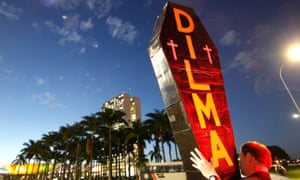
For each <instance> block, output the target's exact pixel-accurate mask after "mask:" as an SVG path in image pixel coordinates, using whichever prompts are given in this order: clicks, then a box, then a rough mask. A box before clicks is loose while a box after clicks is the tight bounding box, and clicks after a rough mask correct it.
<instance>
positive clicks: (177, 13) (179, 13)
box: [173, 8, 195, 33]
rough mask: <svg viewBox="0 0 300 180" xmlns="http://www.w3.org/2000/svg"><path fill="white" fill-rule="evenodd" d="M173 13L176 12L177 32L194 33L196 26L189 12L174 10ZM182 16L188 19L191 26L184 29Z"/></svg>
mask: <svg viewBox="0 0 300 180" xmlns="http://www.w3.org/2000/svg"><path fill="white" fill-rule="evenodd" d="M173 11H174V16H175V21H176V26H177V30H178V31H179V32H182V33H191V32H193V31H194V29H195V24H194V21H193V18H192V17H191V16H190V15H189V14H188V13H187V12H185V11H183V10H181V9H177V8H174V9H173ZM180 15H182V16H185V17H186V19H187V20H188V24H189V25H188V26H187V27H183V25H182V22H181V19H180Z"/></svg>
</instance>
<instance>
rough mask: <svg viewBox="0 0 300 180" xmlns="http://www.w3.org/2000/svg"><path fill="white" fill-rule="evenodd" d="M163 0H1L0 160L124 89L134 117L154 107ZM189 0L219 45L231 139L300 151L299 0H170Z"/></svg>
mask: <svg viewBox="0 0 300 180" xmlns="http://www.w3.org/2000/svg"><path fill="white" fill-rule="evenodd" d="M166 2H167V1H163V0H26V1H24V0H0V123H1V126H0V142H1V145H0V167H1V166H2V165H3V164H7V163H11V162H12V161H13V160H14V159H15V157H16V156H17V155H18V153H19V152H20V150H21V149H22V148H23V143H25V142H28V141H29V140H30V139H32V140H38V139H40V138H41V137H42V134H46V133H47V132H49V131H58V130H59V127H61V126H65V125H66V124H73V123H74V122H79V121H80V120H82V117H83V116H86V115H91V114H92V113H95V112H99V111H101V106H102V103H103V102H105V101H107V100H109V99H111V98H112V97H114V96H116V95H118V94H120V93H121V92H126V93H129V94H130V95H131V96H138V97H139V98H140V100H141V105H142V115H143V120H145V119H146V117H145V114H146V113H149V112H154V109H163V108H164V105H163V101H162V97H161V94H160V91H159V87H158V83H157V81H156V79H155V76H154V71H153V68H152V65H151V61H150V58H149V55H148V51H147V49H148V47H149V43H150V39H151V36H152V31H153V27H154V23H155V20H156V17H157V16H158V15H159V14H160V12H161V11H162V9H163V7H164V5H165V4H166ZM172 2H175V3H179V4H182V5H185V6H188V7H192V8H193V9H194V10H195V12H196V13H197V14H198V17H199V18H200V20H201V21H202V23H203V25H204V26H205V28H206V30H207V31H208V33H209V34H210V36H211V38H212V40H213V41H214V43H215V45H216V47H217V48H218V51H219V57H220V61H221V65H222V70H223V78H224V83H225V89H226V95H227V101H228V104H229V110H230V116H231V121H232V126H233V130H234V135H235V142H236V147H237V148H239V146H240V145H241V144H242V143H244V142H245V141H248V140H256V141H259V142H261V143H264V144H266V145H278V146H280V147H281V148H283V149H284V150H285V151H286V152H287V153H288V154H289V155H290V156H291V158H297V157H300V140H299V139H300V118H299V119H294V118H292V114H293V113H296V112H297V110H296V108H295V106H294V104H293V102H292V101H291V98H290V97H289V95H288V93H287V91H286V89H285V88H284V86H283V84H282V82H281V80H280V78H279V69H280V66H281V65H283V71H282V73H283V77H284V79H285V80H286V82H287V84H288V87H289V89H290V90H291V92H292V95H293V96H294V97H295V100H296V102H297V103H300V78H299V77H300V63H296V62H294V63H291V62H288V57H287V56H286V55H285V54H286V50H287V47H289V46H290V45H293V44H295V43H300V11H299V9H300V1H297V0H288V1H287V0H251V1H241V0H240V1H238V0H226V1H224V0H176V1H175V0H174V1H172Z"/></svg>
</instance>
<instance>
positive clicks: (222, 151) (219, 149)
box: [210, 130, 233, 167]
mask: <svg viewBox="0 0 300 180" xmlns="http://www.w3.org/2000/svg"><path fill="white" fill-rule="evenodd" d="M210 142H211V152H212V158H213V164H214V167H219V159H221V158H224V159H225V160H226V162H227V164H228V166H233V162H232V160H231V158H230V156H229V154H228V152H227V150H226V148H225V147H224V145H223V143H222V141H221V139H220V137H219V136H218V134H217V132H216V131H214V130H213V131H210Z"/></svg>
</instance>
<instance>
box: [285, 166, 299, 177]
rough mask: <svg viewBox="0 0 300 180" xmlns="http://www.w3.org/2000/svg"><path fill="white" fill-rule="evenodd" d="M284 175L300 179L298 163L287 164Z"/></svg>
mask: <svg viewBox="0 0 300 180" xmlns="http://www.w3.org/2000/svg"><path fill="white" fill-rule="evenodd" d="M286 176H287V177H288V178H289V179H290V180H300V165H297V166H289V167H288V168H287V172H286Z"/></svg>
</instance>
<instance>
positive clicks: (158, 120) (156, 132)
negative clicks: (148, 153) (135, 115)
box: [144, 109, 171, 162]
mask: <svg viewBox="0 0 300 180" xmlns="http://www.w3.org/2000/svg"><path fill="white" fill-rule="evenodd" d="M146 116H147V117H149V119H147V120H146V121H145V122H144V124H145V126H146V127H147V129H148V131H149V133H150V134H152V136H153V138H154V141H155V146H154V151H153V152H154V153H159V154H157V155H155V156H154V157H155V158H156V161H157V162H159V161H161V159H159V157H161V155H160V152H162V153H163V156H162V157H163V161H166V155H165V150H164V141H165V140H164V135H165V134H166V131H170V129H171V128H170V123H169V119H168V116H167V113H166V112H165V110H164V109H163V110H157V109H154V112H153V113H147V114H146ZM159 143H161V148H162V150H160V145H159Z"/></svg>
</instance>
